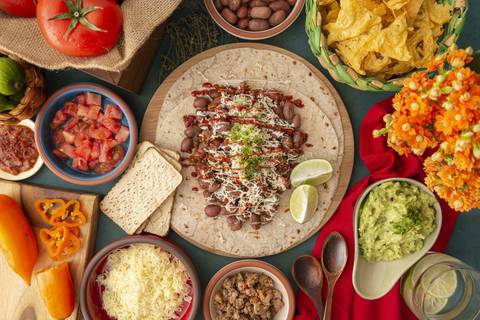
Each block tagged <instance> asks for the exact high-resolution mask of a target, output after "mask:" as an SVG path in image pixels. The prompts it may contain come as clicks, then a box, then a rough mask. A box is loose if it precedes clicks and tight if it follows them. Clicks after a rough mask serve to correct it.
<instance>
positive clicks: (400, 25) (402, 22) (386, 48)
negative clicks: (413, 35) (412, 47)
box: [379, 14, 412, 61]
mask: <svg viewBox="0 0 480 320" xmlns="http://www.w3.org/2000/svg"><path fill="white" fill-rule="evenodd" d="M379 36H380V37H381V40H380V42H381V45H380V49H379V52H380V53H382V54H383V55H385V56H387V57H390V58H393V59H396V60H398V61H408V60H410V59H411V58H412V55H411V54H410V52H409V50H408V47H407V38H408V26H407V18H406V16H405V14H403V15H401V16H399V17H397V18H396V19H395V21H393V22H392V23H391V24H390V25H389V26H388V27H387V28H385V29H383V30H382V32H381V33H380V35H379Z"/></svg>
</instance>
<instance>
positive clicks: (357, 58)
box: [337, 24, 382, 75]
mask: <svg viewBox="0 0 480 320" xmlns="http://www.w3.org/2000/svg"><path fill="white" fill-rule="evenodd" d="M381 29H382V27H381V25H379V24H377V25H375V26H373V27H372V28H371V29H370V30H369V31H368V32H367V33H365V34H362V35H361V36H359V37H356V38H352V39H350V40H345V41H342V42H339V43H338V44H337V53H338V54H339V55H340V56H341V57H342V58H343V61H345V63H347V64H348V65H349V66H350V67H351V68H352V69H353V70H355V71H356V72H358V73H359V74H362V75H364V74H366V72H365V70H363V69H362V64H363V60H364V59H365V57H366V56H367V55H368V53H369V52H374V51H378V49H379V43H378V41H379V39H380V37H379V34H380V32H381Z"/></svg>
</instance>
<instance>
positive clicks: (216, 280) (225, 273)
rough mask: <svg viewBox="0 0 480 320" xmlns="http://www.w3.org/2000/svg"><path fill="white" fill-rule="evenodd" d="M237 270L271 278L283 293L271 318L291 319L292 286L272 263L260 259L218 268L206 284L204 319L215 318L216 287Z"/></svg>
mask: <svg viewBox="0 0 480 320" xmlns="http://www.w3.org/2000/svg"><path fill="white" fill-rule="evenodd" d="M239 272H257V273H263V274H266V275H267V276H269V277H270V278H272V279H273V282H274V286H275V288H276V289H278V290H279V291H280V292H281V293H282V295H283V303H284V304H285V305H284V306H283V308H282V309H280V311H279V312H278V313H277V314H276V315H275V317H274V318H273V320H291V319H293V316H294V313H295V295H294V293H293V289H292V286H291V285H290V282H289V281H288V279H287V277H286V276H285V275H284V274H283V273H282V272H281V271H280V270H278V269H277V268H276V267H274V266H273V265H271V264H269V263H266V262H263V261H260V260H239V261H236V262H233V263H230V264H228V265H226V266H225V267H223V268H222V269H220V270H219V271H218V272H217V273H216V274H215V275H214V276H213V277H212V279H210V282H209V283H208V285H207V289H206V290H205V296H204V297H203V316H204V318H205V319H206V320H214V319H215V312H216V308H215V303H214V296H215V293H216V292H217V291H218V289H219V288H220V287H221V286H222V284H223V281H224V280H225V279H226V278H227V277H229V276H232V275H234V274H237V273H239Z"/></svg>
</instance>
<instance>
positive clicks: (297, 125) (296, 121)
mask: <svg viewBox="0 0 480 320" xmlns="http://www.w3.org/2000/svg"><path fill="white" fill-rule="evenodd" d="M292 123H293V127H294V128H295V129H299V128H300V127H301V126H302V118H301V117H300V115H299V114H296V115H294V116H293V119H292Z"/></svg>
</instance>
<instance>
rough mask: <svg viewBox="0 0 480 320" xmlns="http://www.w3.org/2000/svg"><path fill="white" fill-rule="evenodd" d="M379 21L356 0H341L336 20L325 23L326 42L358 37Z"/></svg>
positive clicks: (379, 19)
mask: <svg viewBox="0 0 480 320" xmlns="http://www.w3.org/2000/svg"><path fill="white" fill-rule="evenodd" d="M381 22H382V19H381V18H380V17H379V16H377V15H375V14H373V13H372V12H371V11H369V10H368V9H367V8H365V7H362V6H360V5H359V4H358V2H357V1H356V0H341V1H340V12H339V13H338V18H337V20H336V21H335V22H332V23H329V24H326V25H325V30H326V31H327V32H328V37H327V42H328V44H332V43H333V42H337V41H343V40H349V39H353V38H356V37H360V36H362V35H364V34H365V33H366V32H369V30H371V29H372V28H373V27H374V26H375V25H380V23H381ZM365 55H366V53H365Z"/></svg>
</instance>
